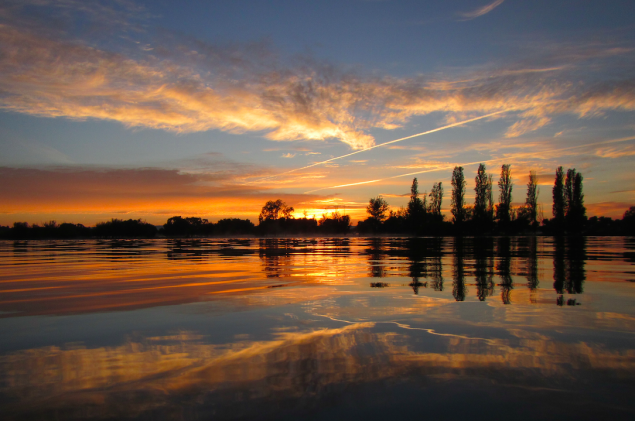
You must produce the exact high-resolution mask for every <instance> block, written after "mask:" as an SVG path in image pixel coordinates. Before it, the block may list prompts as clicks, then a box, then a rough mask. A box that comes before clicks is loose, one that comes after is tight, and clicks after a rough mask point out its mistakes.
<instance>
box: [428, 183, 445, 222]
mask: <svg viewBox="0 0 635 421" xmlns="http://www.w3.org/2000/svg"><path fill="white" fill-rule="evenodd" d="M442 203H443V185H442V184H441V182H438V183H435V184H434V186H432V191H431V192H430V204H429V205H428V212H429V213H430V214H432V215H434V217H435V218H437V219H443V215H441V205H442Z"/></svg>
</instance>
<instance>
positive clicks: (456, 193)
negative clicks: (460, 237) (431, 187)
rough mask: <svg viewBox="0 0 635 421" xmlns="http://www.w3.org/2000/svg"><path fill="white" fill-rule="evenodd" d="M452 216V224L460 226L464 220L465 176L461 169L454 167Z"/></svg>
mask: <svg viewBox="0 0 635 421" xmlns="http://www.w3.org/2000/svg"><path fill="white" fill-rule="evenodd" d="M451 212H452V215H454V224H455V225H461V224H462V223H463V221H464V220H465V176H464V175H463V167H454V171H453V172H452V209H451Z"/></svg>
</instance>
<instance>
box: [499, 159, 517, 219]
mask: <svg viewBox="0 0 635 421" xmlns="http://www.w3.org/2000/svg"><path fill="white" fill-rule="evenodd" d="M510 167H511V166H510V165H509V164H504V165H503V166H502V167H501V178H500V179H499V180H498V188H499V190H500V193H499V196H498V206H497V207H496V218H497V219H498V221H499V223H501V224H503V225H505V224H507V223H508V222H509V221H510V219H511V218H510V211H511V205H512V188H513V183H512V172H511V169H510Z"/></svg>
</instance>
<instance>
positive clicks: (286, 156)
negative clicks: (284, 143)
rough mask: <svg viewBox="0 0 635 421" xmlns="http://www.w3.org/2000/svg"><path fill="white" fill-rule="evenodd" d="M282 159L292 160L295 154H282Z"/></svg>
mask: <svg viewBox="0 0 635 421" xmlns="http://www.w3.org/2000/svg"><path fill="white" fill-rule="evenodd" d="M282 157H283V158H293V157H295V154H294V153H291V152H289V153H285V154H282Z"/></svg>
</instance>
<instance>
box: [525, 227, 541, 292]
mask: <svg viewBox="0 0 635 421" xmlns="http://www.w3.org/2000/svg"><path fill="white" fill-rule="evenodd" d="M525 265H526V266H525V276H526V277H527V288H529V300H530V301H531V302H532V303H536V291H537V289H538V284H539V281H538V240H537V239H536V237H529V238H528V244H527V259H526V263H525Z"/></svg>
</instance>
